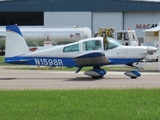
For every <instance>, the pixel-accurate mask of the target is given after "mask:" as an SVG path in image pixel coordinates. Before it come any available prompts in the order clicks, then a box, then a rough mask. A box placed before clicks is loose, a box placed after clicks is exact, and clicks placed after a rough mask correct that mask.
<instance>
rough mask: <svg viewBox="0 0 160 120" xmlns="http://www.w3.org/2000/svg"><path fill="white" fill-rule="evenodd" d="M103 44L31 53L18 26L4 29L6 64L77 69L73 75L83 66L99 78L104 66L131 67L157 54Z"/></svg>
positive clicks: (134, 74)
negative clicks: (147, 56)
mask: <svg viewBox="0 0 160 120" xmlns="http://www.w3.org/2000/svg"><path fill="white" fill-rule="evenodd" d="M105 44H106V43H105V42H104V39H103V38H102V37H96V38H88V39H83V40H79V41H77V42H74V43H70V44H66V45H56V46H52V47H48V48H47V47H43V49H42V48H39V47H37V48H36V49H34V50H31V49H30V48H29V47H28V46H27V44H26V42H25V40H24V38H23V35H22V33H21V31H20V29H19V28H18V26H17V25H11V26H7V27H6V44H5V45H6V46H5V48H6V50H5V51H6V52H5V63H11V64H24V65H38V66H66V67H77V68H78V70H77V71H76V73H78V72H79V71H80V70H81V69H82V68H83V67H87V66H92V67H93V69H91V70H89V71H86V72H84V74H86V75H88V76H91V77H92V78H94V79H98V78H102V77H103V76H104V75H105V74H106V71H105V70H104V69H101V67H102V66H104V65H117V64H126V65H129V66H132V67H134V66H133V63H134V62H139V61H140V60H142V59H144V58H145V57H146V55H147V54H148V53H151V52H156V48H155V47H146V46H122V45H121V44H120V43H118V42H117V41H116V40H114V39H113V38H108V40H107V48H104V46H106V45H105ZM125 75H127V76H129V77H131V78H137V77H140V76H141V73H140V71H138V70H131V71H127V72H125Z"/></svg>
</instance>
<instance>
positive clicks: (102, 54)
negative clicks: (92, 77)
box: [76, 52, 104, 58]
mask: <svg viewBox="0 0 160 120" xmlns="http://www.w3.org/2000/svg"><path fill="white" fill-rule="evenodd" d="M101 56H104V53H100V52H94V53H88V54H85V55H81V56H79V57H76V58H93V57H101Z"/></svg>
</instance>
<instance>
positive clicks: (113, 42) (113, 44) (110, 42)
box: [107, 37, 122, 49]
mask: <svg viewBox="0 0 160 120" xmlns="http://www.w3.org/2000/svg"><path fill="white" fill-rule="evenodd" d="M107 40H108V49H113V48H116V47H119V46H122V45H121V44H120V43H119V42H118V41H117V40H115V39H113V38H110V37H107Z"/></svg>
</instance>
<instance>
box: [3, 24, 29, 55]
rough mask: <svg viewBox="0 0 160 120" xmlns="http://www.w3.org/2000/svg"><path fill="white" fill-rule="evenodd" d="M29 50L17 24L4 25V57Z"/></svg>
mask: <svg viewBox="0 0 160 120" xmlns="http://www.w3.org/2000/svg"><path fill="white" fill-rule="evenodd" d="M28 52H29V47H28V46H27V43H26V41H25V39H24V37H23V35H22V33H21V31H20V29H19V27H18V26H17V25H10V26H6V43H5V57H13V56H18V55H22V54H26V53H28Z"/></svg>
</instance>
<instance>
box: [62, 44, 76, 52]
mask: <svg viewBox="0 0 160 120" xmlns="http://www.w3.org/2000/svg"><path fill="white" fill-rule="evenodd" d="M77 51H79V44H75V45H70V46H66V47H64V49H63V52H77Z"/></svg>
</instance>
